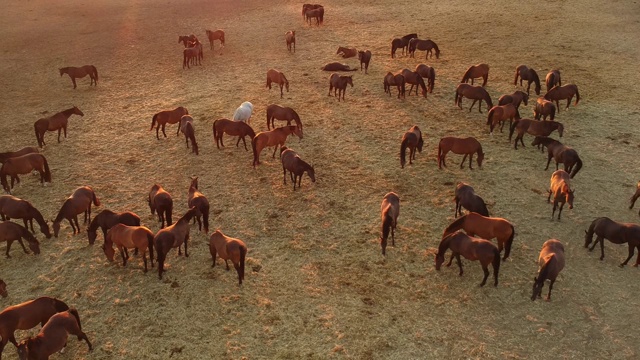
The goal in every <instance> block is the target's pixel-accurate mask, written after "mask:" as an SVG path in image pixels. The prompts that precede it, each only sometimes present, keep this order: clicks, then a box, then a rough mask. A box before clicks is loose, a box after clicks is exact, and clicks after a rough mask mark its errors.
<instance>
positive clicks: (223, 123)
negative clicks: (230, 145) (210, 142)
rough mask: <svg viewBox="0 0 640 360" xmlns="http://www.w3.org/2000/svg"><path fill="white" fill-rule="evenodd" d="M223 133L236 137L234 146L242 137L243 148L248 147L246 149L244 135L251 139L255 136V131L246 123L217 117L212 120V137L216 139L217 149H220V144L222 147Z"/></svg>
mask: <svg viewBox="0 0 640 360" xmlns="http://www.w3.org/2000/svg"><path fill="white" fill-rule="evenodd" d="M224 133H227V135H231V136H237V137H238V142H236V147H238V145H239V144H240V140H241V139H242V143H243V144H244V149H245V150H249V149H247V143H246V142H245V140H244V137H245V136H247V135H248V136H249V138H250V139H253V137H254V136H256V133H255V132H254V131H253V129H252V128H251V126H249V125H247V124H246V123H245V122H242V121H231V120H229V119H218V120H216V121H214V122H213V138H214V139H215V140H216V146H217V147H218V149H220V145H222V147H224V143H223V142H222V135H224Z"/></svg>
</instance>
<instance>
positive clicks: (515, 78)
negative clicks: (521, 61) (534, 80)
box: [513, 66, 520, 85]
mask: <svg viewBox="0 0 640 360" xmlns="http://www.w3.org/2000/svg"><path fill="white" fill-rule="evenodd" d="M519 70H520V67H519V66H518V67H517V68H516V76H515V77H514V78H513V85H517V84H518V74H520V71H519Z"/></svg>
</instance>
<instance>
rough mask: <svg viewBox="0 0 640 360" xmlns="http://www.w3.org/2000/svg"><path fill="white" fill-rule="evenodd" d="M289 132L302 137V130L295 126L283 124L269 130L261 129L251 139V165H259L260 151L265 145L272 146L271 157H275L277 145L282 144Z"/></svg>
mask: <svg viewBox="0 0 640 360" xmlns="http://www.w3.org/2000/svg"><path fill="white" fill-rule="evenodd" d="M291 134H294V135H296V136H298V137H299V138H300V139H302V130H300V128H298V127H297V126H294V125H290V126H283V127H279V128H277V129H273V130H271V131H261V132H259V133H257V134H256V136H255V137H254V138H253V139H252V140H251V147H252V148H253V167H254V168H255V167H256V165H260V153H261V152H262V150H263V149H264V148H266V147H267V146H274V147H275V149H274V150H273V158H274V159H275V158H276V151H277V150H278V147H280V146H283V145H284V142H285V141H286V140H287V137H288V136H289V135H291Z"/></svg>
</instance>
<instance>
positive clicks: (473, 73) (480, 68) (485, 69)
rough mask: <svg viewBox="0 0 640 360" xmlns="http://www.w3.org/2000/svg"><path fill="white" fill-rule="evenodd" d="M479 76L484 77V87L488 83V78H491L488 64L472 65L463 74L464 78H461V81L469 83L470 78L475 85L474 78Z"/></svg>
mask: <svg viewBox="0 0 640 360" xmlns="http://www.w3.org/2000/svg"><path fill="white" fill-rule="evenodd" d="M477 78H482V80H483V81H482V87H484V86H485V85H487V79H488V78H489V65H488V64H477V65H471V66H470V67H469V68H468V69H467V71H466V72H465V73H464V75H463V76H462V80H460V82H461V83H467V82H468V81H469V80H471V85H473V79H477Z"/></svg>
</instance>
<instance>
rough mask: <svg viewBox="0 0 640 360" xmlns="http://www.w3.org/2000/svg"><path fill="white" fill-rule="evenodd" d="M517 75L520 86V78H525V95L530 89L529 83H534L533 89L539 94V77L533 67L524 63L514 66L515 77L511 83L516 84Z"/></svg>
mask: <svg viewBox="0 0 640 360" xmlns="http://www.w3.org/2000/svg"><path fill="white" fill-rule="evenodd" d="M518 77H520V86H522V80H527V95H528V94H529V91H530V90H531V83H535V85H536V86H535V89H534V91H535V92H536V95H540V78H539V77H538V73H537V72H536V71H535V70H533V68H530V67H527V66H526V65H520V66H518V67H516V77H515V79H513V85H517V84H518Z"/></svg>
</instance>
